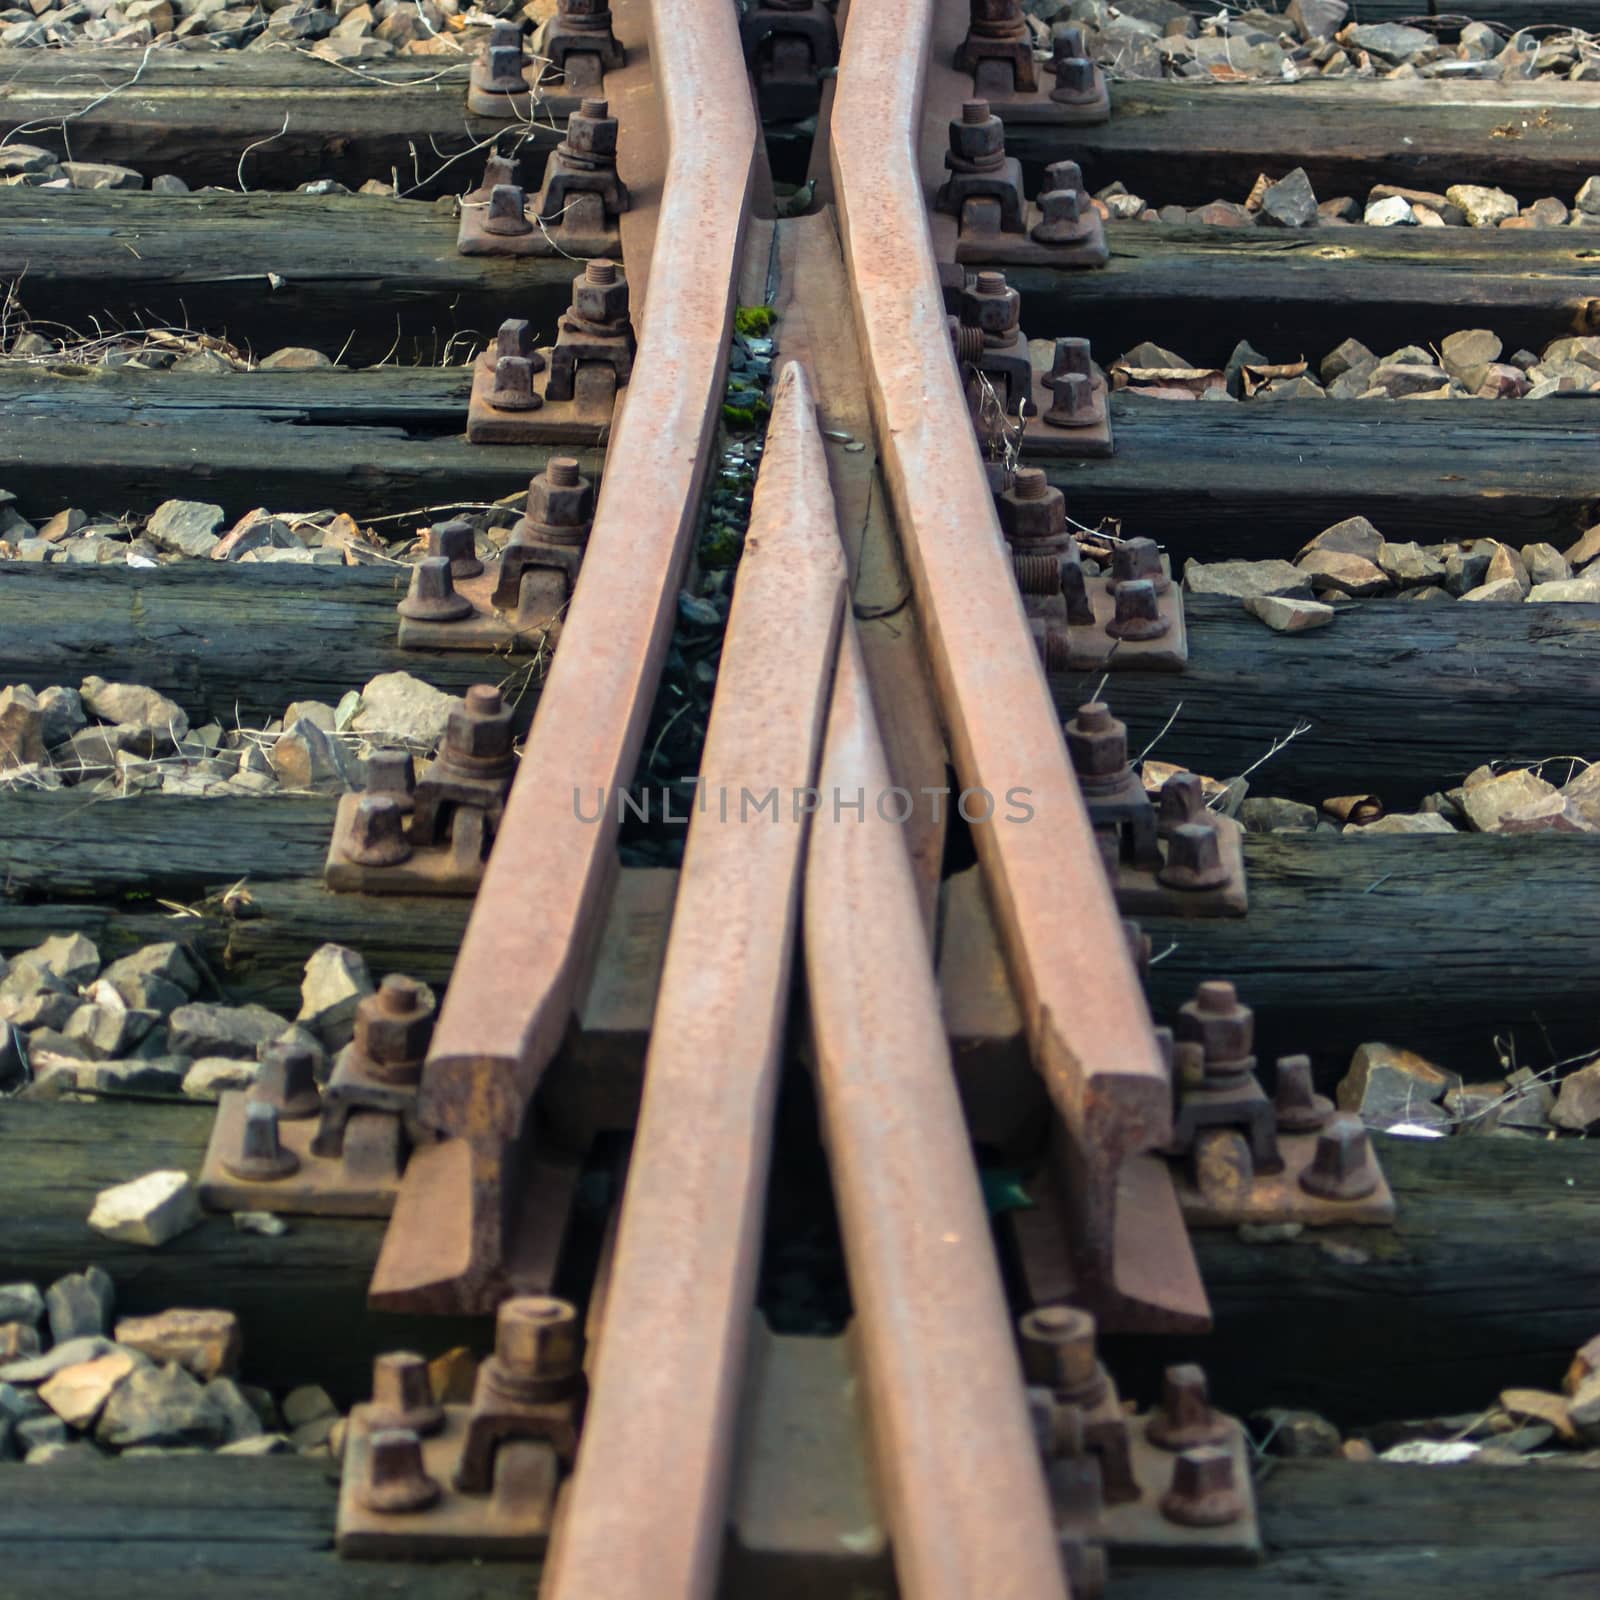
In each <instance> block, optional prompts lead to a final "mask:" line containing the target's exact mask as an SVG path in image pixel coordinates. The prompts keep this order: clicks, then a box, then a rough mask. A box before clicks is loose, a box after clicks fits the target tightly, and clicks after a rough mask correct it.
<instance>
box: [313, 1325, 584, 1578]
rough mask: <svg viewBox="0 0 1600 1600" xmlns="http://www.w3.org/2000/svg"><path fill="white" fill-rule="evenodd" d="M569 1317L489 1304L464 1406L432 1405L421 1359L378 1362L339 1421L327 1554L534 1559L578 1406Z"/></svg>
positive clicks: (577, 1423) (575, 1335) (576, 1353)
mask: <svg viewBox="0 0 1600 1600" xmlns="http://www.w3.org/2000/svg"><path fill="white" fill-rule="evenodd" d="M583 1350H584V1340H583V1332H582V1328H581V1326H580V1323H579V1319H578V1313H577V1310H576V1308H575V1307H573V1306H572V1305H570V1304H568V1302H566V1301H565V1300H557V1299H554V1298H551V1297H548V1296H543V1295H519V1296H514V1297H513V1298H511V1299H508V1300H503V1301H502V1302H501V1303H500V1306H499V1308H498V1311H497V1313H496V1316H495V1342H494V1353H493V1354H492V1355H490V1356H488V1357H486V1358H485V1360H484V1362H483V1364H482V1365H481V1366H480V1367H479V1369H478V1376H477V1383H476V1387H475V1388H474V1391H473V1396H472V1403H471V1405H470V1406H463V1405H440V1404H438V1403H437V1401H436V1400H435V1398H434V1395H433V1392H432V1388H431V1386H430V1385H429V1382H428V1369H427V1364H426V1362H424V1361H423V1359H422V1358H421V1357H420V1356H416V1355H412V1354H409V1353H397V1354H390V1355H384V1356H379V1357H378V1360H377V1362H376V1363H375V1365H374V1370H373V1380H372V1395H373V1397H372V1399H371V1400H370V1401H369V1402H368V1403H367V1404H365V1405H359V1406H356V1407H355V1408H354V1410H352V1411H351V1413H350V1424H349V1432H348V1435H347V1437H346V1441H345V1453H344V1472H343V1477H342V1479H341V1482H340V1487H339V1514H338V1525H337V1534H336V1538H335V1543H336V1547H337V1549H338V1551H339V1554H340V1555H341V1556H346V1557H350V1558H355V1559H385V1558H387V1559H394V1558H406V1557H466V1556H473V1557H479V1558H488V1559H491V1560H492V1559H499V1560H525V1559H527V1558H529V1557H536V1556H540V1555H542V1554H543V1553H544V1551H545V1548H546V1546H547V1544H548V1542H549V1537H550V1531H551V1528H552V1526H553V1525H554V1522H555V1514H556V1501H557V1496H558V1494H559V1491H560V1489H561V1485H562V1482H563V1480H564V1477H565V1475H566V1474H567V1473H568V1472H570V1471H571V1468H572V1463H573V1460H574V1458H575V1456H576V1454H577V1448H578V1436H579V1432H580V1430H581V1428H582V1424H583V1413H584V1407H585V1403H586V1401H587V1398H588V1386H587V1380H586V1379H585V1377H584V1372H583Z"/></svg>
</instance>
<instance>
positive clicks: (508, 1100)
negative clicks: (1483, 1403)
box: [380, 0, 756, 1276]
mask: <svg viewBox="0 0 1600 1600" xmlns="http://www.w3.org/2000/svg"><path fill="white" fill-rule="evenodd" d="M651 22H652V25H651V53H652V59H653V61H654V63H655V83H656V89H657V92H658V94H659V95H660V98H661V102H662V106H663V110H664V113H665V123H666V130H667V139H668V144H669V155H668V159H667V168H666V179H665V183H664V186H663V191H662V196H661V206H660V217H659V222H658V225H657V230H656V241H657V242H656V249H655V251H654V253H653V259H652V261H651V264H650V280H649V289H648V292H647V296H646V301H645V304H644V307H643V310H642V314H641V322H642V326H641V332H640V338H639V348H638V356H637V359H636V361H635V363H634V368H633V375H632V377H631V379H630V381H629V385H628V391H627V401H626V404H625V405H624V407H623V409H622V415H621V417H620V419H619V421H618V423H617V426H616V430H615V433H614V436H613V440H612V447H611V449H610V451H609V452H608V466H607V470H606V474H605V477H604V478H603V480H602V482H601V486H600V496H599V502H598V506H597V509H596V514H595V520H594V527H593V531H592V533H591V535H590V538H589V544H588V548H587V551H586V553H585V556H584V562H583V567H582V569H581V572H580V574H579V577H578V581H577V585H576V588H575V591H574V594H573V597H572V602H571V606H570V608H569V611H568V615H567V617H566V621H565V624H564V627H563V631H562V637H561V647H560V649H559V650H558V651H557V652H556V657H555V662H554V665H553V666H552V667H551V670H550V676H549V678H548V680H547V682H546V684H545V687H544V691H543V693H542V695H541V697H540V702H539V709H538V713H537V715H536V716H535V718H534V722H533V727H532V730H531V732H530V734H529V738H528V742H527V745H526V747H525V749H524V752H523V757H522V763H521V768H520V771H519V775H518V778H517V781H516V783H515V785H514V786H513V789H512V792H511V796H510V799H509V801H508V803H507V807H506V814H505V819H504V821H503V823H502V824H501V827H500V829H499V833H498V836H497V839H496V843H495V848H494V853H493V855H492V857H491V859H490V861H489V865H488V869H487V871H486V873H485V875H484V880H483V885H482V887H481V889H480V890H479V893H478V897H477V902H476V904H475V906H474V908H473V912H472V917H471V920H470V921H469V923H468V926H467V932H466V936H465V938H464V939H463V941H462V945H461V953H460V956H459V958H458V960H457V962H456V967H455V973H454V976H453V978H452V979H451V984H450V989H449V993H448V994H447V996H446V998H445V1002H444V1006H443V1008H442V1010H441V1012H440V1016H439V1022H438V1026H437V1028H436V1029H435V1032H434V1039H433V1048H432V1050H431V1052H430V1055H429V1058H428V1063H427V1067H426V1069H425V1072H424V1076H423V1086H422V1099H421V1114H422V1117H423V1119H424V1121H425V1122H426V1123H427V1124H428V1125H430V1126H432V1127H434V1128H436V1129H437V1130H439V1131H440V1132H442V1133H444V1134H446V1135H450V1136H454V1137H459V1138H464V1139H467V1140H469V1141H470V1142H471V1143H472V1145H473V1149H474V1166H475V1168H476V1167H478V1166H479V1165H480V1163H479V1161H478V1157H480V1156H481V1157H482V1162H481V1166H482V1179H483V1181H481V1182H479V1181H476V1180H475V1181H474V1185H473V1189H474V1193H473V1197H472V1200H471V1203H470V1211H471V1213H472V1222H471V1238H470V1241H468V1240H466V1239H458V1241H457V1247H456V1249H454V1250H449V1249H445V1250H441V1251H439V1252H438V1254H439V1255H440V1256H441V1257H450V1256H452V1255H453V1256H454V1257H455V1259H456V1260H457V1261H459V1260H460V1259H462V1252H463V1251H465V1252H466V1254H467V1255H468V1256H470V1258H471V1259H472V1261H473V1262H474V1263H476V1264H477V1267H475V1269H474V1270H478V1267H483V1268H487V1266H488V1264H489V1263H490V1262H491V1261H492V1260H495V1259H497V1257H498V1252H499V1248H500V1240H499V1237H498V1233H499V1226H500V1216H499V1209H498V1199H499V1196H498V1177H497V1175H496V1171H495V1168H496V1166H497V1162H498V1149H497V1147H498V1146H500V1145H503V1144H504V1142H505V1141H508V1140H510V1139H512V1138H514V1137H515V1135H516V1134H517V1132H518V1130H519V1128H520V1126H521V1123H522V1120H523V1117H524V1114H525V1112H526V1109H527V1107H528V1104H529V1101H530V1099H531V1097H532V1094H533V1091H534V1089H535V1088H536V1086H537V1084H538V1081H539V1078H540V1075H541V1074H542V1072H543V1070H544V1067H545V1066H546V1064H547V1063H548V1061H549V1059H550V1057H551V1056H552V1055H553V1054H554V1052H555V1050H556V1048H557V1047H558V1045H559V1044H560V1041H561V1038H562V1036H563V1033H564V1031H565V1029H566V1026H567V1022H568V1018H569V1016H570V1014H571V1011H572V1005H573V999H574V993H575V989H576V986H577V984H578V983H579V982H580V981H581V979H582V977H583V975H584V972H585V969H586V967H587V964H588V961H589V957H590V952H591V949H592V946H593V943H594V939H595V938H596V936H597V934H598V930H599V927H600V924H601V921H602V919H603V914H604V910H605V903H606V898H607V895H608V892H609V888H610V885H611V882H612V880H613V877H614V872H615V861H616V850H615V841H616V831H617V806H616V804H615V802H614V795H615V792H616V790H618V789H619V788H620V787H622V786H625V785H626V784H627V783H628V782H629V781H630V780H631V778H632V775H633V769H634V765H635V762H636V760H637V758H638V753H639V747H640V744H641V742H642V739H643V734H644V728H645V726H646V722H647V719H648V717H649V714H650V707H651V701H652V698H653V695H654V691H655V686H656V683H657V681H658V679H659V676H660V669H661V662H662V659H663V656H664V654H665V650H666V646H667V642H668V639H669V638H670V636H671V632H672V626H673V621H674V618H675V616H676V605H675V600H676V595H677V589H678V584H679V581H680V577H681V574H682V571H683V567H684V563H685V559H686V557H687V553H688V549H689V546H690V543H691V540H692V535H693V529H694V526H695V521H696V516H697V513H698V508H699V500H700V492H701V488H702V486H703V483H704V479H705V472H706V464H707V453H708V447H709V443H710V438H711V435H712V431H713V429H714V428H715V425H716V419H717V417H718V414H719V412H718V399H719V396H720V392H721V386H722V383H723V379H724V374H725V371H726V363H727V341H728V331H729V326H730V323H731V319H732V313H733V304H734V295H735V285H736V280H737V271H736V268H737V263H738V258H739V252H740V246H741V242H742V238H743V233H744V225H745V219H746V215H747V212H748V206H749V195H750V185H751V178H752V173H753V170H754V161H755V148H756V122H755V113H754V109H753V107H752V105H751V102H750V97H749V93H748V89H747V84H746V77H745V68H744V60H743V56H742V54H741V51H740V45H739V31H738V23H737V18H736V16H735V13H734V8H733V7H732V6H731V5H709V6H708V5H705V4H701V3H697V0H653V6H652V18H651ZM597 791H598V792H599V793H600V794H601V795H602V796H603V797H604V799H605V804H604V805H603V806H602V807H601V808H600V819H599V820H598V821H592V820H584V818H585V817H592V816H593V813H594V799H593V797H594V796H595V794H596V792H597ZM575 796H582V802H581V804H578V803H575V800H574V797H575ZM580 811H581V812H582V813H583V816H580V814H579V813H580ZM464 1205H466V1202H465V1200H463V1199H461V1198H460V1197H458V1203H457V1204H456V1205H454V1206H452V1207H451V1208H450V1209H451V1212H452V1217H451V1221H452V1222H453V1223H455V1224H456V1227H457V1232H458V1233H459V1231H460V1218H459V1212H460V1210H461V1207H462V1206H464ZM436 1220H437V1221H438V1222H439V1223H440V1224H441V1225H442V1224H443V1220H444V1219H443V1218H439V1219H436ZM441 1243H442V1241H441ZM382 1273H383V1265H382V1263H381V1262H380V1276H381V1275H382Z"/></svg>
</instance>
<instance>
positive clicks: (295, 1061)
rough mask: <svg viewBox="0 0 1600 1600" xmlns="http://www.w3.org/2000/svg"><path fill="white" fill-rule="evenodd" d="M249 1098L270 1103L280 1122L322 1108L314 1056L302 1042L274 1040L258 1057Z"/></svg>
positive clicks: (308, 1114) (295, 1118)
mask: <svg viewBox="0 0 1600 1600" xmlns="http://www.w3.org/2000/svg"><path fill="white" fill-rule="evenodd" d="M250 1098H251V1100H253V1101H259V1102H260V1103H261V1104H262V1105H268V1106H271V1107H272V1109H273V1110H274V1111H276V1112H277V1114H278V1120H279V1121H280V1122H299V1121H303V1120H304V1119H305V1118H306V1117H314V1116H316V1114H317V1113H318V1112H319V1111H320V1110H321V1109H322V1096H321V1094H319V1093H318V1092H317V1058H316V1055H315V1054H314V1053H313V1052H312V1051H310V1050H308V1049H307V1048H306V1047H305V1046H304V1045H299V1044H274V1045H269V1046H268V1047H267V1052H266V1054H265V1055H264V1056H263V1057H262V1058H261V1070H260V1071H259V1072H258V1073H257V1074H256V1081H255V1082H254V1083H253V1084H252V1085H251V1087H250Z"/></svg>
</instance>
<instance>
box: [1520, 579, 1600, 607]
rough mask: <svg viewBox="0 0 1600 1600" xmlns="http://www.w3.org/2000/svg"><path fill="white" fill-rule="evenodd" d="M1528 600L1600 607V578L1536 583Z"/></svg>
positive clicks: (1529, 592) (1530, 591)
mask: <svg viewBox="0 0 1600 1600" xmlns="http://www.w3.org/2000/svg"><path fill="white" fill-rule="evenodd" d="M1528 599H1529V600H1539V601H1566V602H1572V601H1578V602H1587V603H1589V604H1590V605H1600V578H1556V579H1554V580H1553V581H1552V582H1550V583H1536V584H1534V586H1533V587H1532V588H1531V589H1530V590H1529V591H1528Z"/></svg>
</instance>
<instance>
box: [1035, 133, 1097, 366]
mask: <svg viewBox="0 0 1600 1600" xmlns="http://www.w3.org/2000/svg"><path fill="white" fill-rule="evenodd" d="M1052 189H1070V190H1072V192H1073V193H1074V194H1076V195H1079V196H1080V197H1081V196H1083V195H1086V194H1087V193H1088V190H1087V189H1085V188H1084V186H1083V168H1082V167H1080V166H1079V165H1078V163H1077V162H1076V161H1052V162H1051V163H1050V165H1049V166H1048V167H1046V168H1045V169H1044V186H1043V188H1042V190H1041V191H1040V192H1041V194H1048V193H1049V192H1050V191H1051V190H1052ZM1085 343H1087V341H1085Z"/></svg>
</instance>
